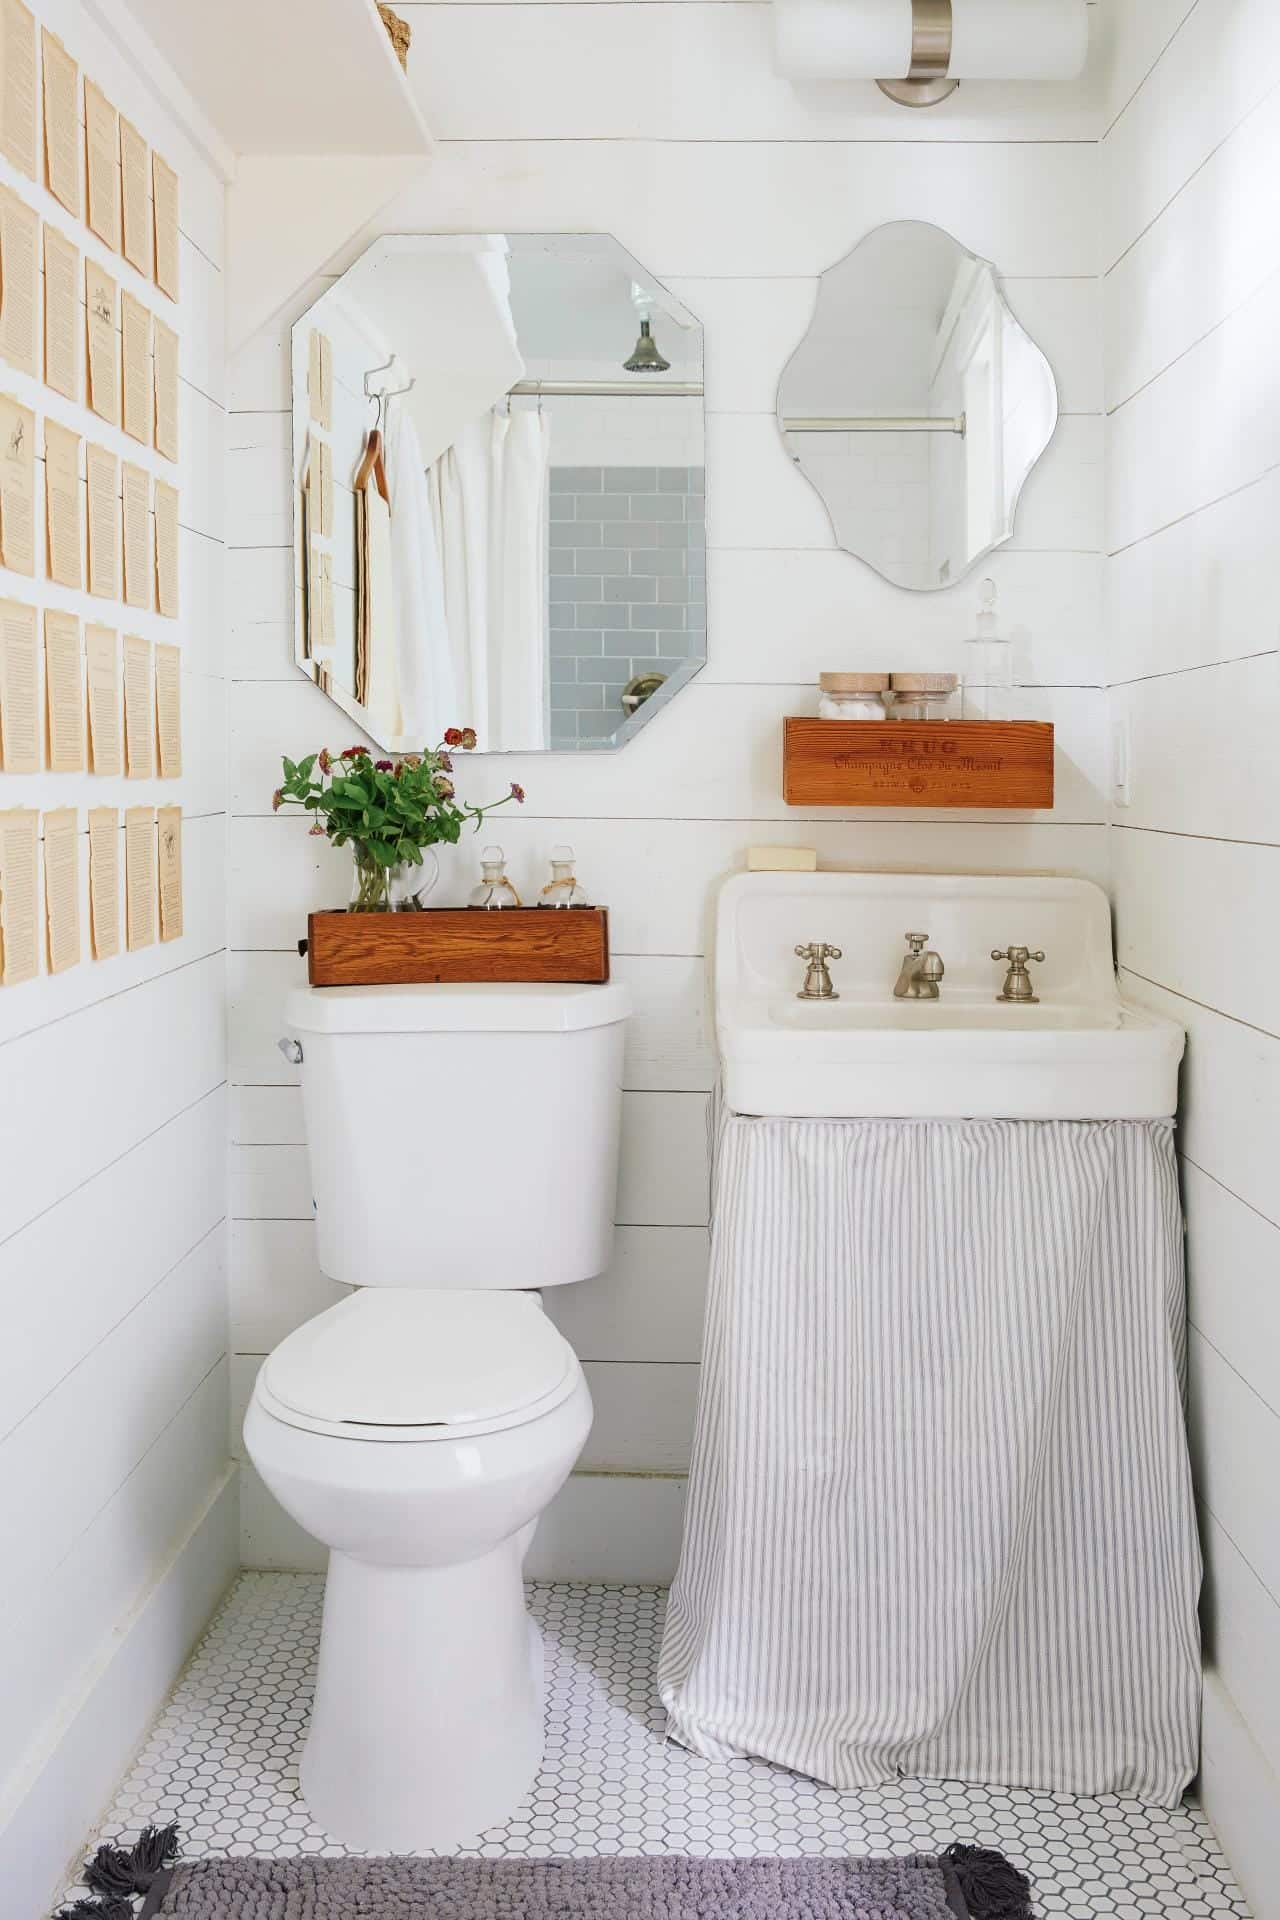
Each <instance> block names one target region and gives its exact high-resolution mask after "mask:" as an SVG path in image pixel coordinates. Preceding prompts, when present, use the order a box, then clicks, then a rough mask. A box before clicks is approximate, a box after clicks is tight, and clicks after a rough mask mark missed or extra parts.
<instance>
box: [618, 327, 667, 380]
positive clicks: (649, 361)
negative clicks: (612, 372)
mask: <svg viewBox="0 0 1280 1920" xmlns="http://www.w3.org/2000/svg"><path fill="white" fill-rule="evenodd" d="M622 365H623V367H624V369H625V370H626V372H627V373H666V372H667V370H668V368H669V367H670V365H671V362H670V361H669V360H664V359H663V357H662V355H661V354H660V353H659V352H658V343H657V341H656V340H655V339H654V337H653V334H652V332H651V330H650V327H649V322H648V321H647V320H642V321H641V322H640V338H639V339H638V340H637V341H636V344H635V350H634V351H633V353H632V355H631V358H630V359H629V360H624V361H623V363H622Z"/></svg>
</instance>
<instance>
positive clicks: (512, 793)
mask: <svg viewBox="0 0 1280 1920" xmlns="http://www.w3.org/2000/svg"><path fill="white" fill-rule="evenodd" d="M475 744H476V734H475V729H474V727H450V728H448V730H447V731H446V733H445V736H444V739H443V740H442V741H441V742H440V745H439V746H438V747H434V748H432V749H431V750H430V751H429V752H426V753H407V754H404V755H403V756H402V757H401V758H399V759H396V760H375V759H374V757H373V755H372V754H371V753H370V752H369V749H368V748H367V747H348V748H347V749H346V750H345V752H343V753H338V754H333V753H330V752H329V749H328V748H327V747H322V748H321V749H320V751H319V752H318V753H309V754H308V755H307V756H306V758H305V759H304V760H299V761H296V762H295V761H293V760H289V759H286V760H285V762H284V779H283V781H282V782H281V784H280V786H279V787H277V789H276V791H275V793H274V794H273V795H272V797H271V805H272V808H273V810H274V811H275V812H277V813H278V812H279V810H280V808H281V807H301V808H303V809H304V810H305V811H306V812H307V813H309V814H310V815H311V816H312V827H311V831H312V833H314V834H323V835H326V836H327V837H328V839H329V840H331V841H332V843H333V845H334V846H335V847H344V846H347V845H350V847H351V850H352V854H353V856H354V859H355V882H354V887H353V890H352V895H351V908H352V910H353V911H354V912H359V913H387V912H391V911H392V910H394V909H396V908H400V909H405V908H408V909H412V908H418V907H421V906H422V905H423V904H424V902H425V899H426V895H427V894H428V893H429V892H430V890H431V888H432V886H433V885H434V884H435V880H436V877H437V874H438V871H439V868H438V863H437V861H436V857H435V854H434V852H433V851H432V849H434V848H435V847H436V846H438V845H440V844H441V842H444V843H446V844H448V845H450V846H452V845H454V844H456V842H457V841H458V839H459V838H460V836H461V834H462V829H463V827H464V826H465V825H466V824H467V823H468V822H471V823H472V825H473V826H474V827H475V828H476V830H477V831H479V827H480V822H481V821H482V820H483V819H484V817H485V815H486V814H488V813H492V812H493V810H494V808H495V807H504V806H506V805H507V803H508V802H509V801H511V800H515V801H517V802H519V801H523V799H524V791H523V789H522V788H520V787H518V786H516V785H515V784H514V783H513V784H512V786H511V787H510V789H509V791H508V792H506V793H504V794H503V796H502V798H501V799H500V800H491V801H489V802H488V804H487V805H485V806H482V807H475V806H472V805H471V804H470V803H469V802H468V801H465V800H459V798H458V796H457V792H456V790H455V788H454V784H453V759H452V753H453V752H454V750H456V749H457V748H461V749H462V750H463V751H464V752H470V750H471V749H472V748H473V747H474V746H475ZM415 881H416V884H414V882H415Z"/></svg>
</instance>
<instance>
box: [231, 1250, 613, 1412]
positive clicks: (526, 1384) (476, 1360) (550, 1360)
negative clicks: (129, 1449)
mask: <svg viewBox="0 0 1280 1920" xmlns="http://www.w3.org/2000/svg"><path fill="white" fill-rule="evenodd" d="M579 1378H580V1368H579V1365H578V1359H577V1356H576V1354H575V1353H574V1351H573V1349H572V1347H571V1346H570V1345H569V1343H568V1341H567V1340H565V1339H564V1338H563V1336H562V1335H561V1334H560V1333H559V1332H558V1330H557V1329H556V1328H555V1327H554V1326H553V1325H552V1323H551V1322H550V1321H549V1320H548V1319H547V1317H546V1315H545V1314H544V1313H543V1311H542V1306H541V1303H540V1302H539V1300H538V1299H537V1298H536V1296H534V1295H530V1294H521V1293H501V1292H485V1293H467V1292H459V1291H454V1290H449V1291H435V1290H431V1289H416V1288H414V1289H408V1288H401V1287H371V1288H364V1289H361V1290H360V1291H358V1292H356V1293H354V1294H353V1295H352V1296H351V1297H350V1298H349V1299H347V1300H343V1301H342V1302H341V1303H340V1304H339V1305H338V1306H336V1307H330V1308H329V1309H328V1310H327V1311H326V1312H324V1313H321V1314H318V1315H317V1316H316V1318H315V1319H314V1320H309V1321H307V1322H306V1324H305V1325H304V1326H301V1327H299V1328H297V1330H296V1331H295V1332H293V1333H291V1334H289V1335H288V1336H287V1338H286V1339H284V1340H283V1341H282V1342H281V1343H280V1345H279V1346H278V1347H277V1348H276V1349H275V1351H274V1353H272V1354H270V1355H268V1357H267V1359H266V1361H265V1362H264V1363H263V1366H262V1370H261V1372H260V1374H259V1376H258V1384H257V1388H256V1390H255V1391H256V1394H257V1398H258V1400H259V1401H260V1403H261V1404H262V1405H263V1407H264V1408H265V1409H266V1411H267V1412H268V1413H271V1414H272V1415H273V1416H274V1417H275V1418H276V1419H278V1420H282V1421H284V1422H285V1423H286V1424H287V1425H289V1426H293V1427H300V1428H302V1429H304V1430H305V1431H308V1432H312V1433H322V1434H327V1435H331V1436H334V1437H336V1438H339V1439H361V1440H382V1441H400V1442H406V1441H411V1442H418V1443H423V1442H427V1443H429V1442H431V1441H438V1440H460V1439H464V1438H467V1437H468V1436H471V1435H478V1434H484V1433H498V1432H501V1431H503V1430H504V1429H506V1428H509V1427H516V1426H522V1425H524V1424H526V1423H527V1422H529V1421H531V1420H536V1419H538V1418H540V1417H541V1416H542V1415H543V1414H544V1413H549V1412H550V1411H551V1410H552V1409H553V1408H554V1407H558V1406H559V1405H560V1404H561V1403H562V1402H563V1401H564V1400H565V1399H567V1398H568V1396H569V1395H570V1394H571V1393H572V1392H573V1390H574V1387H575V1385H576V1384H577V1382H578V1379H579Z"/></svg>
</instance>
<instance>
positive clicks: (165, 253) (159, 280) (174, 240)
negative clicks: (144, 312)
mask: <svg viewBox="0 0 1280 1920" xmlns="http://www.w3.org/2000/svg"><path fill="white" fill-rule="evenodd" d="M151 196H152V199H153V201H154V202H155V247H156V285H157V286H158V287H159V289H160V291H161V293H167V294H168V296H169V298H170V299H171V300H176V299H177V297H178V176H177V174H176V173H175V172H174V170H173V168H172V167H171V166H170V165H169V162H168V161H167V160H164V159H162V158H161V156H160V155H159V154H158V153H153V154H152V156H151Z"/></svg>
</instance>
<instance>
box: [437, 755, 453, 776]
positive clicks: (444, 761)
mask: <svg viewBox="0 0 1280 1920" xmlns="http://www.w3.org/2000/svg"><path fill="white" fill-rule="evenodd" d="M436 765H437V766H438V767H439V769H440V771H441V773H452V772H453V762H452V760H451V759H450V758H449V756H448V754H447V753H438V754H437V755H436Z"/></svg>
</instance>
